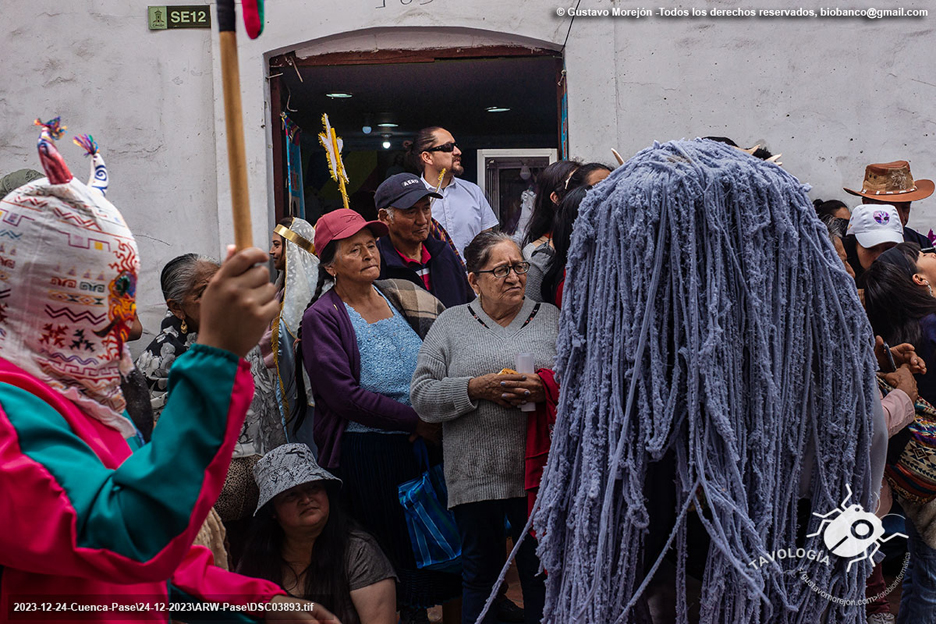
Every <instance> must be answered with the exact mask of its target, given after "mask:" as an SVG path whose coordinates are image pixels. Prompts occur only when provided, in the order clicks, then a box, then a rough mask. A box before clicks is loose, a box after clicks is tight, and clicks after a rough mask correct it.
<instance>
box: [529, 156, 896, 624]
mask: <svg viewBox="0 0 936 624" xmlns="http://www.w3.org/2000/svg"><path fill="white" fill-rule="evenodd" d="M806 190H807V188H805V187H804V186H803V185H802V184H800V183H799V182H798V181H797V180H796V179H795V178H794V177H793V176H791V175H790V174H788V173H786V172H785V171H784V170H783V169H781V168H780V167H778V166H776V165H774V164H770V163H766V162H763V161H760V160H758V159H756V158H753V157H751V156H749V155H747V154H745V153H743V152H740V151H738V150H736V149H733V148H731V147H728V146H725V145H721V144H718V143H714V142H711V141H705V140H695V141H675V142H671V143H667V144H664V145H660V144H655V145H653V146H652V147H651V148H648V149H646V150H644V151H642V152H640V153H639V154H637V155H636V156H635V157H634V158H633V159H631V160H630V161H629V162H627V163H625V164H624V165H623V166H621V167H620V168H619V169H617V170H616V171H615V172H614V173H613V174H612V175H611V178H610V179H609V180H607V181H605V182H603V183H602V184H601V185H600V186H598V187H597V188H596V189H595V190H594V191H592V192H590V193H589V194H588V196H587V197H586V199H585V200H584V201H583V202H582V206H581V209H580V213H579V218H578V220H577V222H576V224H575V233H574V235H573V239H572V250H571V253H570V257H569V264H568V277H567V280H566V287H565V298H564V300H563V308H562V314H561V325H560V332H559V344H558V355H557V374H558V376H559V378H560V379H561V380H562V393H561V398H560V405H559V418H558V421H557V423H556V426H555V430H554V433H553V443H552V444H553V446H552V449H551V451H550V457H549V464H548V466H547V468H546V472H545V474H544V477H543V482H542V488H541V490H540V501H539V510H538V513H537V515H536V516H535V521H534V527H535V528H536V531H537V534H538V535H539V536H540V546H539V555H540V558H541V560H542V563H543V566H544V567H545V569H546V570H547V571H548V577H547V581H546V583H547V599H546V610H545V619H544V621H545V622H556V623H558V622H562V623H566V622H588V623H594V624H599V623H600V624H611V623H621V622H641V621H646V612H645V611H643V607H642V605H641V604H640V603H641V597H642V596H644V595H645V594H644V590H645V589H646V587H645V585H646V584H647V583H649V578H650V577H651V576H652V575H653V573H654V572H655V570H656V569H657V568H656V566H657V565H658V564H659V562H660V558H658V557H657V553H658V552H659V550H660V548H657V552H656V553H648V552H647V549H648V544H647V542H648V535H649V534H650V533H651V531H656V532H659V533H661V534H662V541H663V542H666V541H667V538H668V539H669V542H668V543H667V544H665V546H668V545H673V546H674V547H675V550H676V569H677V572H676V575H677V584H676V593H677V597H678V598H677V605H676V611H677V621H679V622H686V621H687V605H686V603H685V574H686V569H685V562H686V555H687V549H688V540H687V535H686V526H687V523H686V520H687V514H689V513H695V512H690V507H691V506H694V509H695V510H697V511H698V514H699V518H700V519H701V522H702V523H703V525H704V527H705V530H706V532H707V533H708V535H709V536H710V538H711V547H710V548H709V550H708V555H707V559H706V563H705V566H706V567H705V573H704V578H703V581H702V595H701V605H702V607H701V621H702V622H703V623H705V624H723V623H726V622H731V623H732V624H755V623H767V622H770V623H792V622H802V623H809V624H814V623H816V622H819V621H821V617H822V614H823V613H826V612H827V617H828V619H827V620H825V621H827V622H829V623H837V622H863V621H864V610H865V609H864V606H863V605H861V606H842V605H837V604H834V603H832V602H830V601H829V600H828V599H827V598H824V597H822V596H821V595H820V594H819V593H817V591H814V590H813V589H811V588H810V586H809V585H807V583H806V582H805V581H804V580H803V578H802V574H803V573H804V572H805V573H806V574H807V575H808V577H809V579H811V580H812V581H813V583H814V584H815V585H816V586H817V587H818V588H819V589H821V590H822V591H825V592H828V594H830V595H831V596H834V597H836V598H840V599H843V600H852V601H857V600H860V599H861V598H863V597H864V589H865V578H866V576H867V575H868V573H869V572H870V570H871V563H870V562H869V561H867V560H863V561H859V562H857V563H855V564H854V565H852V566H851V568H850V570H849V569H848V565H849V563H850V560H849V559H845V558H841V557H837V556H835V555H833V554H831V553H829V551H828V550H827V549H826V548H825V546H824V544H823V542H822V536H821V535H818V536H814V537H810V538H807V539H806V541H805V544H803V546H804V547H805V548H804V550H805V549H811V550H813V551H814V552H816V553H818V554H819V556H818V557H816V558H815V559H812V560H811V559H809V558H807V557H804V558H802V559H800V558H796V559H792V560H780V559H776V560H774V561H770V560H768V563H767V564H766V565H763V566H760V565H757V566H755V565H751V562H759V560H760V558H761V557H765V559H766V558H767V556H768V555H770V554H772V553H775V552H777V551H780V550H781V549H782V550H784V551H786V550H787V549H790V548H792V549H793V551H794V552H795V551H796V548H797V546H798V545H799V544H798V542H797V536H798V526H797V525H798V521H797V511H798V509H797V508H798V505H799V501H800V499H801V498H805V499H808V501H809V502H810V503H811V511H813V512H821V513H823V514H826V513H828V512H832V511H833V510H835V509H836V508H838V507H839V506H840V505H841V503H842V501H843V500H844V499H845V498H846V496H847V490H846V486H850V487H851V491H852V492H854V496H853V497H852V499H851V501H850V503H852V504H854V503H856V502H857V503H860V504H861V505H862V506H863V507H864V508H865V509H868V510H871V511H873V510H874V508H875V505H876V499H877V492H878V488H879V486H880V483H881V479H880V476H881V473H882V469H883V461H881V462H877V463H876V464H875V465H874V466H872V461H871V456H872V430H873V429H874V430H875V436H876V435H877V431H876V425H875V424H874V419H875V418H877V419H878V420H880V419H881V418H882V414H881V413H880V405H879V401H878V397H877V394H876V389H875V380H874V375H875V371H876V368H877V367H876V364H875V361H874V356H873V353H872V349H871V344H872V335H871V329H870V326H869V325H868V322H867V320H866V318H865V315H864V312H863V311H862V309H861V305H860V303H859V301H858V296H857V292H856V289H855V285H854V283H853V281H852V280H851V279H850V278H849V277H848V275H847V274H846V273H845V269H844V268H843V267H842V264H841V262H840V260H839V259H838V257H837V255H836V253H835V250H834V248H833V246H832V243H831V241H830V240H829V238H828V236H827V234H826V232H825V231H824V230H825V226H823V225H822V224H821V223H820V222H819V220H818V219H817V218H816V216H815V212H814V210H813V206H812V204H811V203H810V201H809V199H808V197H807V196H806ZM874 439H875V440H877V437H875V438H874ZM882 460H883V458H882ZM655 462H668V464H667V465H668V466H669V467H670V469H671V471H672V472H671V475H672V474H673V473H674V474H675V481H676V483H675V493H674V494H673V493H672V492H670V494H669V499H668V500H667V499H663V500H661V496H667V495H666V494H664V492H666V491H667V490H672V488H673V479H672V477H670V478H669V479H668V483H666V482H664V481H662V480H661V481H660V482H659V483H656V484H655V483H653V482H652V477H651V476H650V475H652V473H653V472H654V470H655V469H656V466H655V465H654V463H655ZM657 466H659V464H657ZM658 485H662V486H663V487H657V486H658ZM667 506H668V509H669V512H670V514H669V518H667V519H666V520H664V521H663V523H661V520H660V517H659V516H657V517H654V513H653V510H654V509H660V508H665V507H667ZM807 516H808V514H807ZM808 517H809V521H808V525H809V526H808V531H807V530H800V531H799V533H800V534H801V535H804V534H805V533H807V532H808V533H813V532H815V531H817V530H818V529H819V528H820V519H819V518H818V517H816V516H808ZM829 517H830V518H834V517H835V514H833V515H832V516H829ZM661 546H664V544H661ZM663 550H665V548H663ZM824 559H828V565H826V564H825V563H824V561H823V560H824Z"/></svg>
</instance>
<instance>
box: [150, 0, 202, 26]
mask: <svg viewBox="0 0 936 624" xmlns="http://www.w3.org/2000/svg"><path fill="white" fill-rule="evenodd" d="M148 15H149V29H150V30H171V29H173V28H211V11H209V10H208V5H207V4H204V5H192V6H189V5H186V6H182V5H177V6H151V7H149V10H148Z"/></svg>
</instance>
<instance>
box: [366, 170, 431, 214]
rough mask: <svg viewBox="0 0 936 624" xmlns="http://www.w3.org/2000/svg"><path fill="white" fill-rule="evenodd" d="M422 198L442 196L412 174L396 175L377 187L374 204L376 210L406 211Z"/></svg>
mask: <svg viewBox="0 0 936 624" xmlns="http://www.w3.org/2000/svg"><path fill="white" fill-rule="evenodd" d="M423 197H435V198H436V199H442V196H441V195H439V194H438V193H435V192H433V191H432V190H431V189H428V188H426V185H425V184H423V181H422V180H420V179H419V177H418V176H415V175H413V174H412V173H397V174H396V175H392V176H390V177H389V178H387V179H386V180H384V181H383V182H382V183H381V184H380V186H378V187H377V192H376V193H375V194H374V203H375V204H377V208H378V209H382V208H398V209H400V210H406V209H407V208H412V207H413V204H415V203H416V202H418V201H419V200H420V199H422V198H423Z"/></svg>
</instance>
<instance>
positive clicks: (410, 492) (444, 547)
mask: <svg viewBox="0 0 936 624" xmlns="http://www.w3.org/2000/svg"><path fill="white" fill-rule="evenodd" d="M413 451H414V452H415V453H416V458H417V459H418V461H419V465H420V467H422V469H423V473H422V475H421V476H419V477H417V478H416V479H413V480H412V481H407V482H406V483H401V484H400V485H399V486H398V488H397V489H398V493H399V496H400V504H401V505H403V515H404V516H405V517H406V528H407V529H408V530H409V535H410V542H411V543H412V546H413V555H415V557H416V567H417V568H420V569H425V570H438V571H441V572H451V573H454V574H459V573H461V535H459V533H458V527H457V526H456V525H455V516H454V514H452V512H451V511H449V510H448V509H447V508H446V504H447V499H448V490H447V489H446V487H445V476H444V473H443V471H442V465H441V464H439V465H438V466H432V467H430V466H429V453H428V451H427V450H426V444H425V442H423V440H422V439H418V440H416V442H415V443H414V444H413Z"/></svg>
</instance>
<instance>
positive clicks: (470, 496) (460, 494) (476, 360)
mask: <svg viewBox="0 0 936 624" xmlns="http://www.w3.org/2000/svg"><path fill="white" fill-rule="evenodd" d="M465 263H466V265H467V267H468V281H469V283H470V284H471V287H472V289H473V290H474V291H475V293H476V294H477V295H478V299H477V300H476V301H473V302H471V303H468V304H465V305H460V306H455V307H452V308H449V309H447V310H445V311H444V312H443V313H442V314H441V315H439V318H438V319H436V322H435V324H434V325H433V326H432V329H430V330H429V333H428V334H427V335H426V338H425V341H424V342H423V345H422V348H421V349H420V352H419V358H418V362H417V367H416V372H415V373H414V374H413V383H412V387H411V390H410V393H411V398H412V403H413V407H415V408H416V411H417V413H418V414H419V416H420V418H422V419H423V420H425V421H427V422H440V423H443V435H442V443H443V456H444V457H445V480H446V483H447V485H448V505H449V508H450V509H451V510H452V512H453V513H454V515H455V521H456V523H457V525H458V529H459V532H460V533H461V539H462V564H463V570H462V621H463V622H475V621H476V620H477V618H478V615H479V614H480V613H481V610H482V608H483V606H484V603H485V600H486V599H487V597H488V595H489V594H490V593H491V589H492V587H493V584H494V582H495V580H496V579H497V575H498V572H499V571H500V568H501V566H502V565H503V563H504V552H505V542H506V535H505V528H504V527H505V522H504V521H505V519H506V520H507V521H509V523H510V531H511V533H512V537H513V539H514V540H515V541H516V540H517V539H519V537H520V535H521V533H522V531H523V527H524V525H525V524H526V520H527V499H526V495H527V492H526V484H525V474H524V464H525V460H526V457H527V455H529V449H527V416H526V414H525V413H524V412H523V411H521V410H520V406H521V405H522V404H524V403H534V404H535V403H543V402H544V401H545V400H546V394H547V388H546V385H545V384H544V381H543V379H541V377H540V375H539V374H533V373H529V374H513V373H512V372H511V373H508V374H500V373H502V372H504V369H512V368H514V367H516V366H517V365H516V363H515V362H516V360H517V356H518V354H532V359H533V366H534V370H540V369H543V370H541V372H542V373H544V374H545V372H547V371H548V369H550V368H551V367H552V362H553V358H554V357H555V355H556V334H557V329H558V321H559V312H558V310H557V309H556V308H555V307H554V306H552V305H549V304H548V303H537V302H535V301H533V300H532V299H529V298H528V297H526V296H525V294H524V290H525V287H526V273H527V271H528V270H529V268H530V264H529V263H528V262H526V261H524V259H523V254H522V253H521V252H520V248H519V247H517V245H516V243H514V242H513V240H511V238H510V237H509V236H508V235H507V234H502V233H498V232H482V233H481V234H479V235H478V236H476V237H475V238H474V240H472V242H471V244H469V245H468V247H467V248H466V249H465ZM550 377H551V375H550ZM517 564H518V568H519V572H520V583H521V586H522V588H523V602H524V610H525V612H526V613H525V618H526V621H527V622H539V620H540V618H541V617H542V611H543V600H544V595H545V591H544V585H543V579H542V577H540V576H537V574H536V573H537V570H538V568H539V561H538V560H537V558H536V554H535V544H534V541H533V540H531V539H527V540H525V541H524V543H523V545H522V547H521V549H520V552H519V553H518V556H517ZM489 621H493V620H492V619H491V618H490V617H489V618H487V619H485V620H484V622H489Z"/></svg>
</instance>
